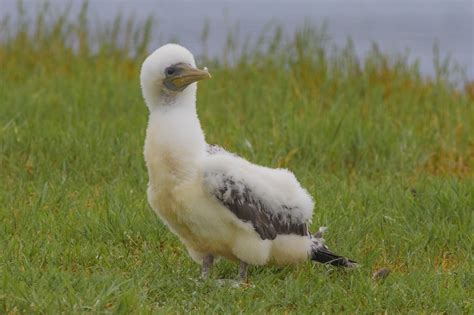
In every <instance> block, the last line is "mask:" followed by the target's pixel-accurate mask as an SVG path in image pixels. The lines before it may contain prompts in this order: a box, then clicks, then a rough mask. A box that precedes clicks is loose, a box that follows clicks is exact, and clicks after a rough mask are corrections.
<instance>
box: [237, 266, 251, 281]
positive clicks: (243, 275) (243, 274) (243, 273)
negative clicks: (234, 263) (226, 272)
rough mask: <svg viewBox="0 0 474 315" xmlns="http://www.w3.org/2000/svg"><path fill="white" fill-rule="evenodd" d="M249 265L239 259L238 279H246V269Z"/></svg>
mask: <svg viewBox="0 0 474 315" xmlns="http://www.w3.org/2000/svg"><path fill="white" fill-rule="evenodd" d="M248 267H249V265H248V264H247V263H246V262H243V261H240V267H239V277H240V281H243V282H245V281H246V280H247V269H248Z"/></svg>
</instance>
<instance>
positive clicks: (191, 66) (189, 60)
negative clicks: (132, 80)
mask: <svg viewBox="0 0 474 315" xmlns="http://www.w3.org/2000/svg"><path fill="white" fill-rule="evenodd" d="M209 78H211V75H210V74H209V72H208V71H207V69H204V70H200V69H198V68H196V63H195V61H194V57H193V55H192V54H191V53H190V52H189V50H187V49H186V48H184V47H182V46H179V45H176V44H166V45H164V46H161V47H160V48H158V49H157V50H155V51H154V52H153V53H152V54H151V55H149V56H148V57H147V58H146V59H145V61H144V62H143V65H142V69H141V73H140V81H141V87H142V93H143V97H144V98H145V101H146V103H147V106H148V107H149V108H150V110H153V109H154V108H156V107H160V106H168V105H169V106H172V105H173V104H177V103H178V100H180V99H182V98H184V97H191V98H195V95H196V82H197V81H199V80H203V79H209Z"/></svg>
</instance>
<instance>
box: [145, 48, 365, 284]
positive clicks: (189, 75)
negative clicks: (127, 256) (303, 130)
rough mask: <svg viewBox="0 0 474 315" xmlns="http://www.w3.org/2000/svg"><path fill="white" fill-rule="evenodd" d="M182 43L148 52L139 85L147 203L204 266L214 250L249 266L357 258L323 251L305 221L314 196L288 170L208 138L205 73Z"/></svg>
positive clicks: (343, 262)
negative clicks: (202, 118) (202, 103)
mask: <svg viewBox="0 0 474 315" xmlns="http://www.w3.org/2000/svg"><path fill="white" fill-rule="evenodd" d="M209 78H211V75H210V74H209V72H208V71H207V69H206V68H205V69H204V70H200V69H198V68H196V64H195V61H194V57H193V55H192V54H191V53H190V52H189V51H188V50H187V49H186V48H184V47H181V46H179V45H176V44H167V45H164V46H162V47H160V48H158V49H157V50H156V51H154V52H153V53H152V54H151V55H150V56H148V57H147V58H146V60H145V61H144V62H143V65H142V68H141V74H140V81H141V88H142V93H143V97H144V99H145V102H146V105H147V106H148V109H149V111H150V116H149V122H148V128H147V130H146V140H145V148H144V155H145V161H146V165H147V168H148V174H149V184H148V192H147V194H148V202H149V203H150V205H151V207H152V208H153V210H154V211H155V212H156V213H157V214H158V216H159V217H160V218H161V220H162V221H163V222H164V223H165V224H166V225H167V226H168V227H169V229H170V230H171V231H172V232H173V233H174V234H176V235H177V236H178V237H179V239H180V240H181V242H182V243H183V244H184V245H185V246H186V248H187V250H188V252H189V255H190V256H191V257H192V259H193V260H194V261H196V262H197V263H198V264H200V265H202V277H204V278H206V277H207V276H208V274H209V272H210V268H211V267H212V264H213V261H214V258H215V257H224V258H227V259H230V260H234V261H238V262H240V271H239V275H240V278H241V279H242V280H244V279H246V277H247V266H248V265H265V264H270V263H272V264H277V265H284V264H292V263H300V262H304V261H307V260H313V261H317V262H321V263H328V264H332V265H336V266H345V267H353V266H355V265H356V263H355V262H354V261H352V260H349V259H347V258H344V257H341V256H339V255H336V254H334V253H332V252H331V251H329V250H328V248H327V247H326V246H325V244H324V239H323V238H322V236H321V234H322V233H321V231H320V232H318V233H316V234H315V235H311V233H310V232H309V230H308V225H309V224H310V223H311V217H312V214H313V200H312V198H311V196H310V195H309V194H308V192H307V191H306V190H305V189H304V188H302V187H301V185H300V184H299V183H298V181H297V180H296V178H295V176H294V175H293V173H291V172H290V171H288V170H286V169H271V168H267V167H263V166H258V165H255V164H252V163H250V162H248V161H247V160H245V159H243V158H241V157H239V156H237V155H234V154H232V153H229V152H227V151H226V150H224V149H223V148H221V147H219V146H215V145H208V144H207V143H206V140H205V137H204V133H203V131H202V129H201V125H200V123H199V119H198V116H197V113H196V90H197V84H196V82H197V81H199V80H203V79H209Z"/></svg>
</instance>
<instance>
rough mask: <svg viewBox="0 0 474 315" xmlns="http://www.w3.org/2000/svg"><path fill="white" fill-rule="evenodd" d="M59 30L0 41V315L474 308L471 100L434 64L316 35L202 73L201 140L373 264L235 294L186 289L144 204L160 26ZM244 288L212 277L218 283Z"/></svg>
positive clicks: (287, 276) (231, 268) (262, 274)
mask: <svg viewBox="0 0 474 315" xmlns="http://www.w3.org/2000/svg"><path fill="white" fill-rule="evenodd" d="M83 18H84V17H82V19H83ZM55 21H56V22H54V21H53V22H54V23H53V27H51V28H50V27H48V26H47V25H43V26H41V27H40V28H41V31H39V32H37V34H36V35H35V36H36V37H35V40H31V37H29V36H28V35H26V34H27V32H28V29H27V26H28V25H29V24H28V23H27V22H25V21H23V22H19V23H20V26H22V27H23V28H20V32H18V33H15V34H13V33H11V32H10V33H9V34H10V35H9V36H7V38H6V39H4V41H3V42H2V43H1V44H0V181H1V183H0V313H31V312H38V313H59V312H62V313H71V312H74V313H76V312H77V313H82V312H92V313H98V312H114V313H115V312H117V313H130V312H132V313H142V312H143V313H148V312H160V313H187V312H189V311H195V312H198V313H229V312H234V313H239V312H242V313H263V312H271V313H295V314H302V313H322V312H325V313H382V312H385V311H388V312H389V313H410V312H413V313H433V312H437V313H441V312H446V313H449V314H460V313H466V314H467V313H472V312H473V311H474V301H473V293H474V292H473V280H474V279H473V278H474V277H473V273H472V270H473V268H472V266H473V264H472V263H473V260H472V250H473V246H472V241H473V240H472V231H473V211H474V176H473V175H474V98H473V95H472V94H470V90H469V88H468V87H469V86H470V85H469V84H467V85H466V91H463V90H461V89H456V88H455V84H454V83H453V82H452V80H451V79H450V75H449V69H447V68H446V67H444V66H443V65H442V64H441V63H439V62H438V63H437V66H438V70H439V71H438V75H437V77H436V78H432V79H429V78H424V77H422V76H421V75H420V73H419V70H418V68H417V65H416V64H410V63H408V62H407V59H406V58H405V57H403V56H402V57H399V58H397V59H389V58H387V57H386V56H384V55H383V54H382V53H380V52H379V51H378V50H377V48H376V47H374V49H373V50H372V52H371V53H370V54H369V55H368V56H367V58H365V59H364V60H359V59H357V58H356V57H355V55H354V52H353V48H352V46H351V44H350V43H348V45H347V47H345V48H343V49H339V50H338V51H336V52H334V53H332V54H329V53H328V52H329V50H328V48H327V47H328V45H327V43H326V42H325V40H324V38H322V37H321V36H320V35H318V34H319V31H317V30H316V31H314V30H312V29H311V28H306V29H304V30H301V31H300V32H298V33H297V34H295V35H294V37H292V38H290V39H287V40H285V39H282V38H280V35H279V31H278V30H276V32H275V35H274V37H273V38H270V39H269V40H268V41H267V42H266V43H265V44H264V45H263V46H262V47H253V48H247V49H244V50H238V49H236V48H234V53H235V54H236V55H237V56H240V57H237V62H236V63H235V64H234V65H233V66H229V65H227V66H226V65H225V64H222V63H218V62H216V61H215V60H208V59H206V58H204V57H202V58H200V62H199V63H200V65H201V66H204V65H208V66H209V68H210V71H211V73H212V74H213V79H212V80H210V81H206V82H203V83H202V84H201V85H200V87H199V92H198V107H199V115H200V118H201V121H202V125H203V127H204V129H205V132H206V135H207V139H208V141H209V142H211V143H219V144H222V145H224V146H225V147H226V148H228V149H229V150H232V151H234V152H237V153H238V154H240V155H243V156H244V157H246V158H248V159H250V160H251V161H253V162H256V163H259V164H263V165H267V166H272V167H277V166H278V167H287V168H290V169H291V170H293V171H294V172H295V173H296V175H297V177H298V178H299V179H300V181H301V182H302V184H303V185H304V186H305V187H307V188H308V190H309V191H310V193H311V194H312V196H313V197H314V199H315V201H316V208H315V215H314V219H313V226H312V229H313V230H315V229H316V228H317V227H319V226H321V225H327V226H329V231H328V234H327V240H328V243H329V245H330V246H331V247H332V248H333V249H334V250H335V251H337V252H340V253H344V254H347V255H348V256H350V257H351V258H354V259H356V260H358V261H359V262H360V263H361V264H362V268H360V269H358V270H354V271H350V272H344V271H339V270H336V269H333V268H327V267H325V266H322V265H314V264H311V263H307V264H303V265H300V266H296V267H285V268H275V267H253V268H251V271H250V282H251V284H253V285H254V287H243V288H240V289H234V288H230V287H226V286H224V287H218V286H217V285H216V284H215V282H214V281H213V280H209V281H206V282H196V281H195V280H192V279H196V278H197V277H198V275H199V266H198V265H196V264H194V263H193V262H192V261H191V260H190V258H189V257H188V255H187V254H186V251H185V249H184V248H183V246H182V245H181V244H180V243H179V241H178V240H177V239H176V238H175V237H174V236H173V235H172V234H171V233H170V232H169V231H168V230H167V229H166V228H165V227H164V225H163V224H162V223H161V222H160V221H159V220H158V218H157V217H156V216H155V215H154V214H153V212H152V211H151V210H150V208H149V206H148V205H147V202H146V196H145V190H146V186H147V173H146V169H145V167H144V162H143V155H142V147H143V139H144V131H145V127H146V123H147V110H146V107H145V105H144V103H143V100H142V98H141V94H140V90H139V82H138V73H139V68H140V64H141V62H142V60H143V58H144V56H145V54H146V51H147V41H148V36H149V35H147V34H146V32H147V30H148V31H149V30H150V25H148V26H144V27H139V26H138V27H137V29H133V30H130V34H135V35H134V36H131V37H130V38H129V40H128V41H127V42H126V45H125V46H120V45H118V44H117V42H115V41H114V40H108V41H103V42H102V44H101V45H100V47H99V51H98V52H92V50H91V49H90V48H89V44H88V43H89V40H91V38H92V35H91V34H90V33H88V30H87V28H86V27H85V26H84V23H82V24H81V23H80V22H81V18H80V19H79V22H78V23H73V24H68V23H66V22H64V21H62V20H61V19H58V20H55ZM38 23H39V22H36V27H38V25H41V24H38ZM120 23H122V22H120ZM33 24H35V23H33ZM122 24H123V23H122ZM1 25H2V26H3V28H1V29H2V30H4V31H5V30H7V29H8V27H7V26H8V22H6V21H5V20H4V23H2V24H1ZM130 29H132V27H130ZM123 32H125V30H124V31H123ZM105 33H106V32H105ZM105 33H103V34H105ZM74 36H77V38H80V39H81V41H80V42H81V45H80V49H79V50H77V51H73V50H71V49H70V48H68V43H70V42H71V38H72V37H74ZM99 37H100V36H99ZM112 38H113V37H112ZM230 38H231V37H230ZM229 42H231V40H230V41H229ZM127 45H128V46H127ZM228 46H229V47H231V48H232V47H233V44H232V45H231V44H229V45H228ZM234 46H235V45H234ZM130 47H133V49H132V48H130ZM204 63H206V64H204ZM249 143H250V144H251V145H249ZM381 267H388V268H390V269H391V270H392V273H391V274H390V275H389V276H388V277H387V278H386V279H385V280H381V281H374V280H372V279H371V275H372V273H373V272H374V271H375V270H377V269H379V268H381ZM236 273H237V266H236V265H235V264H232V263H229V262H225V261H221V262H220V263H219V264H218V265H217V267H216V269H215V271H214V274H213V278H214V279H215V278H233V277H235V276H236Z"/></svg>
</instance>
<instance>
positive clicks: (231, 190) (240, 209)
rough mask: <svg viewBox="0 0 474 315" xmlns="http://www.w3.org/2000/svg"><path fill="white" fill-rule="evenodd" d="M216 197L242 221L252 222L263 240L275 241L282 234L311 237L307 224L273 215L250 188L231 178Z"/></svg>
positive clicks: (286, 207)
mask: <svg viewBox="0 0 474 315" xmlns="http://www.w3.org/2000/svg"><path fill="white" fill-rule="evenodd" d="M242 187H244V188H243V189H242ZM239 188H240V189H239ZM214 196H215V197H216V198H217V199H218V200H219V201H220V202H222V204H223V205H224V206H226V207H227V208H228V209H229V210H230V211H232V213H234V214H235V215H236V216H237V217H238V218H239V219H240V220H242V221H244V222H250V223H251V224H252V225H253V227H254V229H255V231H256V232H257V233H258V235H260V237H261V238H262V239H263V240H266V239H270V240H273V239H275V238H276V237H277V235H280V234H286V235H288V234H295V235H301V236H307V235H309V234H308V229H307V226H306V224H305V223H294V222H291V220H290V218H289V217H286V218H285V217H283V215H282V214H275V213H272V211H271V209H266V208H265V205H264V204H263V203H262V201H261V200H259V199H257V198H256V197H255V194H253V193H252V191H251V189H250V188H249V187H248V186H245V185H244V184H243V183H238V185H236V183H235V181H234V180H233V179H231V178H224V180H223V185H222V186H221V187H220V188H219V191H217V192H214ZM282 208H285V209H287V210H288V211H291V210H292V209H293V208H292V207H290V206H282Z"/></svg>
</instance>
